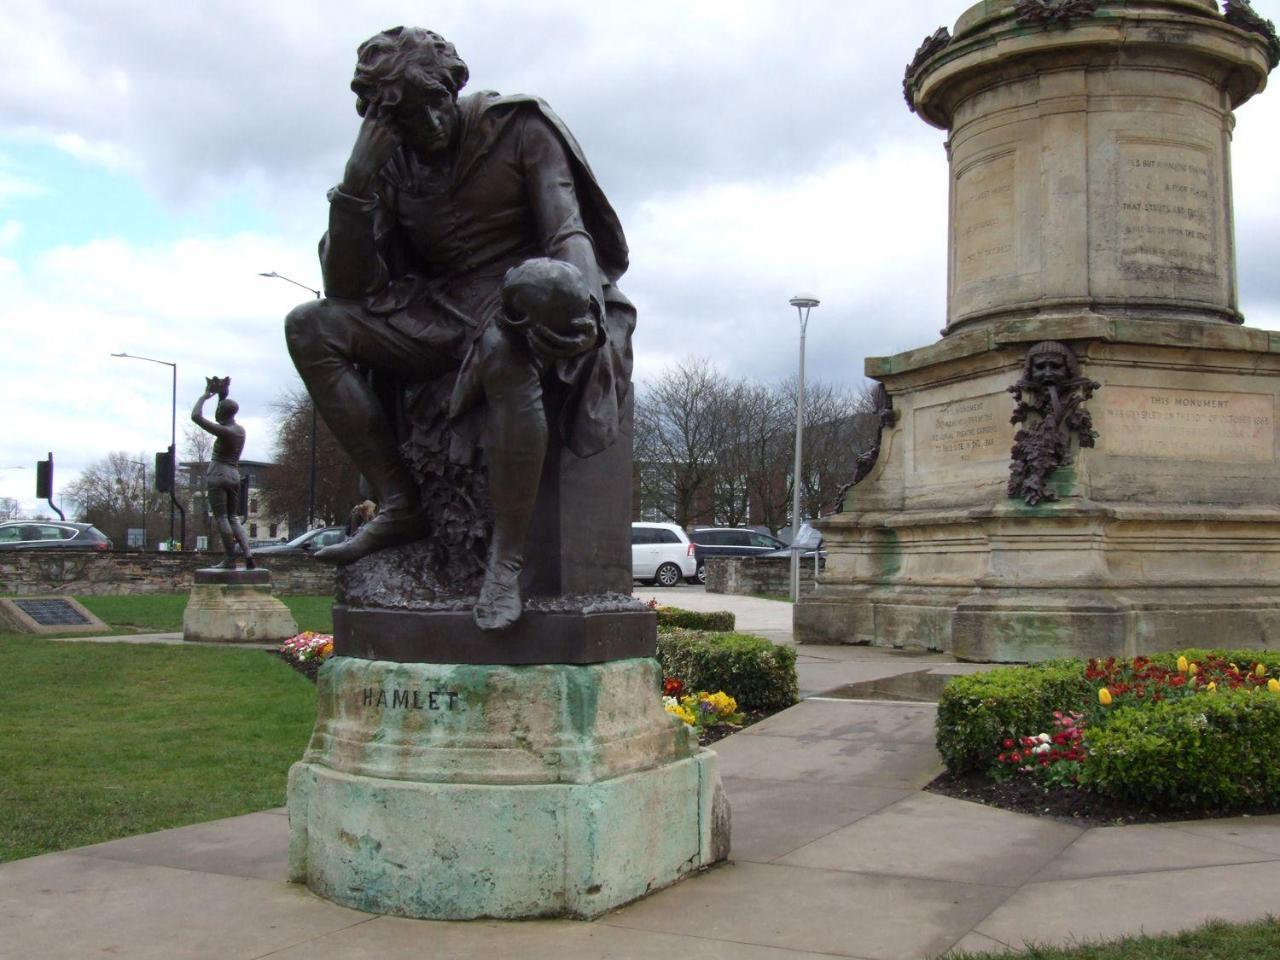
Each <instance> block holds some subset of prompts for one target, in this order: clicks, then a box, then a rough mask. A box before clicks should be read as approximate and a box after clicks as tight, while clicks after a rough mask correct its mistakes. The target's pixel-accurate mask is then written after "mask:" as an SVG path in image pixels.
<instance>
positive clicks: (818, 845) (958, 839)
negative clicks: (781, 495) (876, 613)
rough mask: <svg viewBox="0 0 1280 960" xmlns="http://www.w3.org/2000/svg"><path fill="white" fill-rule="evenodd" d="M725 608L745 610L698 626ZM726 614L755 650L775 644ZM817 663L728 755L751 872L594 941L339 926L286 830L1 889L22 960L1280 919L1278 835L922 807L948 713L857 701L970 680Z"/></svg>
mask: <svg viewBox="0 0 1280 960" xmlns="http://www.w3.org/2000/svg"><path fill="white" fill-rule="evenodd" d="M644 592H645V593H646V594H648V593H649V591H644ZM692 596H693V591H692V590H690V591H689V593H688V594H687V595H685V596H682V597H681V604H680V605H683V606H693V604H694V602H695V601H692ZM712 599H714V600H717V601H719V606H718V608H721V609H723V608H724V607H725V606H726V605H727V604H726V603H725V602H724V601H725V600H726V599H727V598H723V597H715V598H707V599H706V601H696V602H707V603H710V601H711V600H712ZM728 599H730V602H731V603H732V605H733V607H734V608H737V609H739V610H741V611H742V612H741V613H740V621H739V623H740V626H741V628H742V629H752V630H754V629H755V624H756V623H758V622H763V621H756V620H753V619H752V618H753V617H755V616H756V613H753V612H752V610H754V609H755V608H754V607H751V606H749V605H748V606H739V605H738V603H737V600H738V599H741V598H728ZM755 603H769V601H755ZM713 606H714V605H713ZM778 606H779V607H785V606H786V605H784V604H778ZM775 613H776V611H771V610H768V609H766V608H759V610H758V614H759V616H760V617H772V616H774V615H775ZM801 650H802V656H803V658H804V660H805V661H806V662H805V664H804V668H805V674H806V676H807V677H808V680H807V681H805V683H806V684H808V685H809V686H810V687H812V688H821V689H825V690H831V689H832V688H834V689H835V693H836V694H837V695H836V696H821V697H817V698H814V699H810V700H807V701H805V702H803V703H801V704H799V705H797V706H796V707H793V708H792V709H790V710H786V711H784V712H782V713H780V714H777V715H776V716H774V717H772V718H770V719H769V720H767V721H765V722H763V723H760V724H757V725H756V726H754V727H751V728H749V729H747V730H745V731H743V732H742V733H739V734H737V735H735V736H732V737H729V738H728V739H726V740H723V741H721V742H720V743H719V744H717V745H716V750H717V752H718V753H719V755H720V761H721V771H722V774H723V776H724V780H725V788H726V790H727V792H728V794H729V799H730V802H731V804H732V806H733V851H732V857H733V860H732V862H731V863H729V864H725V865H723V866H720V867H717V868H715V869H713V870H711V871H708V872H707V873H705V874H703V875H701V876H697V877H693V878H691V879H689V880H686V881H685V882H683V883H680V884H678V885H676V886H674V887H671V888H669V889H667V890H664V891H661V892H659V893H657V894H655V895H654V896H652V897H650V898H648V899H646V900H643V901H640V902H637V903H634V904H632V905H630V906H627V907H623V908H621V909H619V910H615V911H613V912H612V913H610V914H608V915H607V916H605V917H603V918H601V919H599V920H597V921H595V922H592V923H580V922H573V921H538V922H527V923H500V922H472V923H432V922H425V921H413V920H403V919H397V918H390V917H371V916H368V915H366V914H361V913H357V912H355V911H351V910H347V909H344V908H342V907H337V906H334V905H333V904H330V903H328V902H327V901H324V900H321V899H319V898H317V897H315V896H313V895H312V894H310V893H309V892H308V891H307V890H306V889H305V888H300V887H297V886H292V885H290V884H288V883H286V882H284V878H285V875H286V851H287V845H288V830H287V819H286V817H285V816H284V813H283V811H281V810H273V811H267V812H264V813H255V814H250V815H248V816H244V817H236V818H232V819H228V820H220V821H214V822H212V823H206V824H199V825H196V826H192V827H184V828H181V829H178V830H169V831H164V832H161V833H154V834H147V835H143V836H138V837H132V838H128V839H125V840H118V841H113V842H111V843H104V844H99V845H97V846H93V847H84V848H81V849H78V850H73V851H68V852H66V853H58V854H49V855H47V856H43V857H34V858H31V859H29V860H21V861H17V862H14V863H10V864H6V865H3V866H0V958H3V960H20V958H21V960H26V958H32V960H36V958H39V960H61V958H67V960H71V958H75V960H80V958H83V957H90V956H114V957H127V958H130V960H149V958H156V960H175V958H190V960H203V958H217V960H223V958H235V960H240V958H244V960H249V958H255V960H261V958H268V957H269V958H272V960H339V958H341V960H372V958H378V960H399V958H405V960H408V958H414V960H418V958H421V957H432V958H455V957H456V958H467V960H472V958H474V957H476V956H491V955H498V956H508V957H513V958H520V960H542V958H546V960H597V958H598V960H606V958H616V960H646V958H663V960H669V958H670V957H673V956H679V957H690V958H698V960H818V958H824V957H825V958H831V957H851V958H862V960H925V958H931V957H937V956H941V955H945V954H946V953H947V952H948V951H951V950H953V949H957V948H959V949H966V950H1002V949H1006V948H1007V947H1010V946H1011V947H1015V948H1016V947H1020V946H1022V945H1023V944H1025V943H1026V942H1029V941H1034V942H1042V943H1069V942H1071V941H1073V940H1078V939H1090V938H1100V937H1106V938H1110V937H1115V936H1119V935H1122V934H1126V933H1138V932H1147V933H1158V932H1165V931H1173V930H1178V929H1185V928H1189V927H1194V926H1197V925H1199V924H1200V923H1202V922H1203V921H1205V920H1207V919H1209V918H1212V917H1220V918H1223V919H1227V920H1252V919H1258V918H1261V917H1263V916H1264V915H1266V914H1267V913H1268V912H1274V911H1276V904H1277V900H1276V895H1275V891H1276V889H1278V888H1280V817H1253V818H1240V819H1233V820H1213V821H1188V822H1182V823H1170V824H1163V825H1144V826H1130V827H1107V828H1094V829H1083V828H1080V827H1076V826H1073V825H1071V824H1066V823H1059V822H1057V821H1052V820H1043V819H1038V818H1035V817H1029V816H1025V815H1022V814H1016V813H1009V812H1006V811H1002V810H995V809H992V808H989V807H984V806H981V805H978V804H973V803H968V802H966V801H962V800H955V799H951V798H947V797H939V796H935V795H933V794H928V793H924V792H922V791H921V787H923V786H924V785H925V784H926V783H928V782H929V781H930V780H931V779H932V778H933V777H934V776H935V775H936V774H937V773H938V772H939V770H940V769H941V767H940V763H939V759H938V756H937V754H936V752H935V750H934V748H933V721H934V715H935V709H934V707H933V706H932V705H930V704H923V703H900V702H890V701H869V700H851V699H845V698H844V693H843V692H842V691H841V690H840V688H841V687H842V686H844V685H845V684H847V683H850V682H858V681H860V680H866V679H870V680H877V679H881V678H883V677H889V676H900V675H903V674H912V673H914V674H919V673H922V672H928V673H934V672H939V673H942V672H953V671H955V670H958V669H968V668H967V667H963V665H950V664H948V663H946V662H945V658H928V657H926V658H920V657H910V656H907V655H903V654H896V655H895V654H893V653H892V652H884V651H872V650H866V649H859V648H816V649H815V648H809V647H802V648H801ZM811 651H812V652H811ZM823 671H826V674H825V675H826V681H825V682H824V681H823V679H822V678H823V676H824V673H823ZM895 671H896V673H895ZM873 675H874V676H873ZM850 678H853V679H850Z"/></svg>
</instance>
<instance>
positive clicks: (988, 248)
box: [954, 151, 1015, 283]
mask: <svg viewBox="0 0 1280 960" xmlns="http://www.w3.org/2000/svg"><path fill="white" fill-rule="evenodd" d="M1014 159H1015V155H1014V153H1013V151H1009V152H1007V153H1001V154H998V155H996V156H992V157H988V158H986V159H984V160H979V161H977V162H976V163H974V164H972V165H971V166H969V167H966V168H965V169H963V170H961V171H960V172H959V173H958V174H957V175H956V207H955V209H956V227H955V230H956V234H955V244H954V249H955V258H956V260H955V272H956V281H957V282H958V283H972V282H974V281H975V280H987V279H990V278H992V277H999V276H1006V275H1008V274H1011V273H1013V272H1014V265H1015V257H1014V209H1013V206H1014V203H1013V201H1014V189H1013V185H1014V172H1015V171H1014Z"/></svg>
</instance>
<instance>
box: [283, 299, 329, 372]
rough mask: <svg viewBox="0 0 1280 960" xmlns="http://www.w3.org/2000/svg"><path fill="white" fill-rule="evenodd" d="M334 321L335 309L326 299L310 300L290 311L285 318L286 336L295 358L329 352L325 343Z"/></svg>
mask: <svg viewBox="0 0 1280 960" xmlns="http://www.w3.org/2000/svg"><path fill="white" fill-rule="evenodd" d="M332 322H333V310H332V308H331V307H330V306H329V305H328V303H327V302H326V301H324V300H308V301H307V302H306V303H302V304H299V305H298V306H296V307H294V308H293V309H292V310H290V311H289V313H288V315H287V316H286V317H285V318H284V338H285V343H287V344H288V346H289V355H290V356H291V357H293V358H294V360H307V359H311V358H315V357H318V356H322V355H324V354H327V353H328V352H329V351H328V350H326V349H325V347H324V344H325V342H326V341H327V340H328V336H327V334H328V328H329V326H330V324H331V323H332Z"/></svg>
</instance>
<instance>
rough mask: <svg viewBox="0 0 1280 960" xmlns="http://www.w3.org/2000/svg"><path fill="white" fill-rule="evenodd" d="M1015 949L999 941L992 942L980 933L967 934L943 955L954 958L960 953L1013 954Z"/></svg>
mask: <svg viewBox="0 0 1280 960" xmlns="http://www.w3.org/2000/svg"><path fill="white" fill-rule="evenodd" d="M1012 952H1013V948H1012V947H1010V946H1009V945H1008V944H1004V943H1001V942H1000V941H999V940H992V939H991V938H990V937H984V936H983V935H982V934H980V933H966V934H965V935H964V936H963V937H961V938H960V942H959V943H957V944H956V945H955V946H954V947H952V948H951V949H950V950H948V951H947V952H946V953H944V954H943V956H944V957H954V956H955V955H956V954H959V953H994V954H997V955H999V954H1002V953H1012Z"/></svg>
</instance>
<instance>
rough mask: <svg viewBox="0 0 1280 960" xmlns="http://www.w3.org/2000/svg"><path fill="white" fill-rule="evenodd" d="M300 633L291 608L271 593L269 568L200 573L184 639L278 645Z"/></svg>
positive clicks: (184, 623) (189, 603)
mask: <svg viewBox="0 0 1280 960" xmlns="http://www.w3.org/2000/svg"><path fill="white" fill-rule="evenodd" d="M297 632H298V624H297V623H296V622H295V621H294V619H293V614H291V613H290V612H289V608H288V607H286V606H285V605H284V604H283V603H281V602H280V601H279V600H277V599H276V598H275V597H273V596H272V595H271V573H270V572H269V571H267V570H221V569H218V568H216V567H213V568H209V569H206V570H197V571H196V573H195V583H194V584H193V585H192V587H191V597H190V599H188V600H187V609H186V610H185V611H183V614H182V639H183V640H196V641H201V642H204V643H278V642H279V641H282V640H287V639H289V637H292V636H294V635H295V634H296V633H297Z"/></svg>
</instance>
